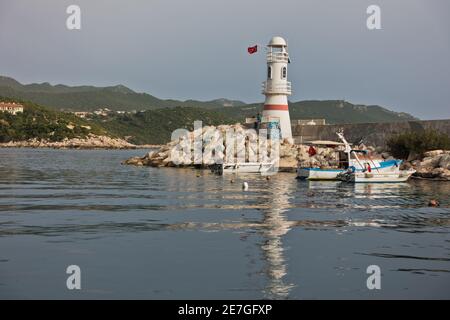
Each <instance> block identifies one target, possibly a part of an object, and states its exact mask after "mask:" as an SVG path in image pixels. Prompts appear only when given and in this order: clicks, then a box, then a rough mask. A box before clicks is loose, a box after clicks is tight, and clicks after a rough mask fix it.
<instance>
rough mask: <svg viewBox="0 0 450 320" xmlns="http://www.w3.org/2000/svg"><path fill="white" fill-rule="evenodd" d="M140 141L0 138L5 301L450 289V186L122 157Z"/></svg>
mask: <svg viewBox="0 0 450 320" xmlns="http://www.w3.org/2000/svg"><path fill="white" fill-rule="evenodd" d="M144 152H145V151H143V150H133V151H100V150H93V151H83V150H47V149H40V150H32V149H0V298H105V299H107V298H152V299H172V298H173V299H175V298H178V299H195V298H206V299H208V298H209V299H215V298H235V299H240V298H251V299H253V298H255V299H261V298H275V299H304V298H313V299H315V298H363V299H379V298H447V299H448V298H450V235H449V231H450V199H449V194H450V183H446V182H427V181H412V182H409V183H402V184H364V185H363V184H362V185H356V186H354V185H349V184H342V183H338V182H314V183H313V182H301V181H297V180H295V179H294V175H293V174H278V175H276V176H274V177H272V179H271V180H269V181H267V180H265V179H264V178H262V177H258V176H239V177H237V178H235V179H236V181H235V183H230V176H223V177H221V176H215V175H213V174H211V173H209V172H207V171H195V170H190V169H171V168H160V169H157V168H147V167H133V166H122V165H120V162H121V161H122V160H124V159H126V158H128V157H130V156H134V155H141V154H143V153H144ZM198 173H200V176H199V177H197V174H198ZM243 181H247V182H248V183H249V186H250V188H249V191H246V192H243V191H242V189H241V184H242V182H243ZM431 198H436V199H439V200H440V202H441V207H439V208H429V207H427V205H426V204H427V202H428V200H429V199H431ZM72 264H76V265H78V266H80V268H81V272H82V289H81V290H78V291H77V290H73V291H70V290H68V289H67V288H66V279H67V276H68V275H67V274H66V273H65V271H66V268H67V266H68V265H72ZM369 265H378V266H379V267H380V268H381V271H382V278H381V286H382V287H381V290H368V289H367V286H366V279H367V277H368V274H366V268H367V267H368V266H369Z"/></svg>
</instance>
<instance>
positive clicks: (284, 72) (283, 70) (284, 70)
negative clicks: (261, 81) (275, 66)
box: [281, 67, 287, 79]
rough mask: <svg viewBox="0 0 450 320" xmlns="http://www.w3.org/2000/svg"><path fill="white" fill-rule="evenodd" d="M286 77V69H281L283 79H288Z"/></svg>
mask: <svg viewBox="0 0 450 320" xmlns="http://www.w3.org/2000/svg"><path fill="white" fill-rule="evenodd" d="M286 76H287V69H286V67H283V68H282V69H281V79H286Z"/></svg>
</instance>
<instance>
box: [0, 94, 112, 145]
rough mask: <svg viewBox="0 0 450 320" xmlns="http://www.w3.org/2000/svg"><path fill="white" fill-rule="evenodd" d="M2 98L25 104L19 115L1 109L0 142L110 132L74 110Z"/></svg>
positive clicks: (80, 136)
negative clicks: (62, 110) (55, 109)
mask: <svg viewBox="0 0 450 320" xmlns="http://www.w3.org/2000/svg"><path fill="white" fill-rule="evenodd" d="M0 102H18V103H21V104H22V105H23V106H24V112H23V113H18V114H17V115H12V114H10V113H7V112H0V142H9V141H24V140H28V139H33V138H36V139H39V140H42V139H46V140H50V141H61V140H63V139H64V138H69V139H70V138H75V137H78V138H84V137H86V136H87V135H88V134H89V133H93V134H96V135H104V134H108V133H107V131H106V130H105V129H104V128H103V127H102V126H100V125H98V124H96V123H93V122H90V121H86V120H83V119H80V118H78V117H76V116H75V115H73V114H69V113H65V112H59V111H54V110H51V109H48V108H45V107H42V106H40V105H37V104H34V103H31V102H24V101H20V100H17V99H10V98H3V97H0Z"/></svg>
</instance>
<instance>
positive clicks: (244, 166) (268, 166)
mask: <svg viewBox="0 0 450 320" xmlns="http://www.w3.org/2000/svg"><path fill="white" fill-rule="evenodd" d="M274 169H275V161H272V162H240V163H223V164H219V165H217V166H215V167H213V168H211V170H212V171H214V172H216V173H218V174H224V173H268V172H271V171H272V170H274Z"/></svg>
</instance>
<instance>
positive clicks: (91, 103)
mask: <svg viewBox="0 0 450 320" xmlns="http://www.w3.org/2000/svg"><path fill="white" fill-rule="evenodd" d="M1 95H3V96H7V97H10V98H12V99H15V100H17V99H20V100H26V101H32V102H29V103H25V105H26V106H28V108H26V111H25V112H24V113H23V115H18V116H16V117H13V116H11V115H9V114H1V113H0V116H1V118H0V119H2V120H3V122H2V123H1V126H0V139H3V141H8V139H9V140H11V139H14V140H17V139H20V138H23V139H28V138H30V137H38V138H43V137H45V138H49V139H61V138H62V137H69V138H70V137H73V136H79V135H81V136H82V135H85V134H87V130H86V129H85V128H84V127H86V126H91V127H92V130H93V131H96V132H103V133H104V134H108V135H113V136H118V137H122V138H127V139H128V140H129V141H130V142H132V143H137V144H151V143H163V142H166V141H167V140H168V139H169V138H170V135H171V133H172V131H173V130H175V129H177V128H191V127H192V125H193V122H194V120H202V121H203V122H204V124H205V125H209V124H221V123H235V122H241V123H242V122H244V119H245V118H246V117H253V116H255V115H256V114H257V113H258V112H261V110H262V103H253V104H245V103H243V102H241V101H236V100H228V99H216V100H211V101H196V100H186V101H178V100H162V99H158V98H156V97H154V96H152V95H149V94H146V93H136V92H134V91H133V90H131V89H129V88H127V87H125V86H123V85H117V86H111V87H94V86H74V87H71V86H66V85H51V84H49V83H40V84H27V85H24V84H21V83H19V82H17V81H16V80H14V79H12V78H8V77H1V76H0V96H1ZM39 105H45V106H46V107H45V108H44V107H41V106H39ZM47 107H48V108H47ZM99 108H108V109H110V110H121V111H131V110H144V111H142V112H135V113H125V114H118V113H114V114H109V115H108V116H106V117H101V116H92V119H90V120H84V119H80V118H78V117H75V116H74V115H72V114H69V113H66V112H61V111H64V110H72V111H92V110H96V109H99ZM289 110H290V116H291V119H314V118H324V119H325V120H326V121H327V123H329V124H340V123H367V122H395V121H404V120H416V118H414V117H413V116H411V115H409V114H406V113H398V112H394V111H390V110H388V109H386V108H383V107H381V106H376V105H374V106H365V105H356V104H352V103H350V102H346V101H342V100H324V101H317V100H310V101H299V102H290V103H289ZM31 119H35V120H33V121H31ZM69 123H72V124H75V128H74V129H73V130H72V129H68V128H67V125H69ZM69 126H71V125H69ZM82 126H84V127H82Z"/></svg>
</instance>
